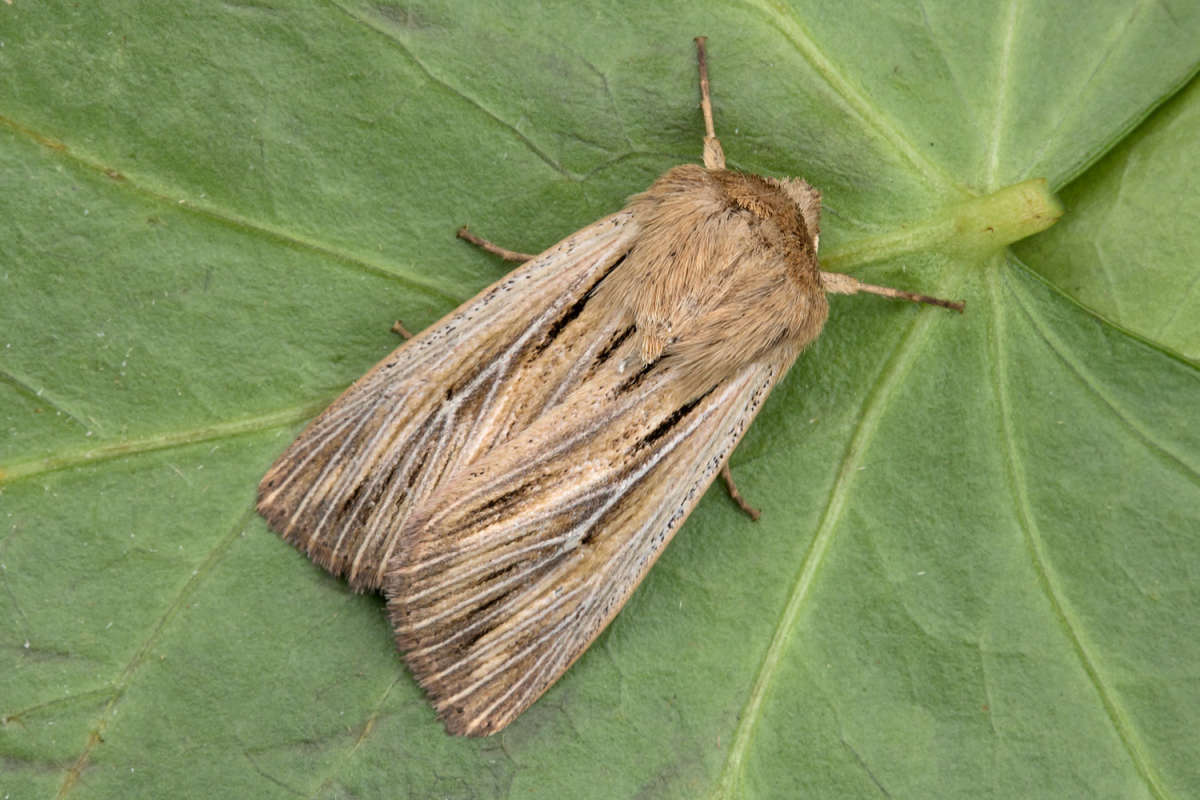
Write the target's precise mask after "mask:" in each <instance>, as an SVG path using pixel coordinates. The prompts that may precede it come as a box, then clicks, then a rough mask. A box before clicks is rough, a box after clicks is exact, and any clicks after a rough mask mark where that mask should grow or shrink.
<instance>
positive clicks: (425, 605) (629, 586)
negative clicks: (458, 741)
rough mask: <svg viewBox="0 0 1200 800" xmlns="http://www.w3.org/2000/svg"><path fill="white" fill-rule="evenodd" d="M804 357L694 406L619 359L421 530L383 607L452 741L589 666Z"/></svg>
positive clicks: (446, 494)
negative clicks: (604, 633) (596, 643)
mask: <svg viewBox="0 0 1200 800" xmlns="http://www.w3.org/2000/svg"><path fill="white" fill-rule="evenodd" d="M624 349H626V350H627V349H628V348H624ZM794 358H795V352H790V353H779V354H778V356H777V357H775V358H774V360H773V361H771V362H768V363H754V364H751V365H749V366H747V367H744V368H743V369H742V370H741V371H740V372H739V373H738V374H736V375H735V376H734V377H732V378H729V379H726V380H725V381H723V382H722V383H720V384H718V385H717V387H716V388H714V389H713V390H712V391H710V392H709V393H708V394H706V395H704V396H703V397H701V398H700V399H698V400H694V401H692V402H689V403H682V404H681V403H679V402H677V401H673V400H672V399H671V398H672V395H673V392H672V389H673V388H676V387H675V384H676V383H677V381H678V376H674V375H672V374H671V373H670V370H669V369H665V370H664V369H660V368H655V369H648V370H643V371H642V372H641V373H638V374H637V375H631V374H629V373H625V374H621V373H620V371H619V366H620V362H621V361H622V359H621V358H620V357H619V356H618V357H616V358H613V359H611V362H612V363H610V364H609V365H607V367H606V369H605V370H603V371H601V372H600V373H599V374H598V375H596V376H594V377H593V378H592V379H591V381H590V382H589V383H588V385H586V386H583V387H582V388H581V389H580V390H578V391H577V392H576V393H575V395H573V396H572V397H571V398H569V399H568V400H567V401H565V402H564V403H562V404H560V405H558V406H556V407H555V408H553V409H551V410H549V411H548V412H547V413H546V414H545V415H543V417H542V418H540V419H538V420H537V421H536V422H535V423H534V424H533V425H531V426H530V427H529V428H527V429H526V430H524V431H522V432H521V433H520V434H518V435H517V436H514V437H513V438H512V439H511V440H509V441H508V442H506V443H505V444H504V446H503V447H498V448H496V449H495V450H493V451H491V452H490V453H489V454H488V455H487V456H485V457H484V458H483V459H481V460H480V461H478V462H475V463H472V464H468V465H467V466H466V469H465V471H463V472H460V473H459V474H457V475H455V476H453V478H452V479H450V480H448V481H447V482H446V484H445V485H443V486H442V487H441V488H440V490H439V491H438V493H437V495H436V496H435V497H434V498H433V499H432V501H431V502H430V503H429V504H427V505H426V506H425V508H424V510H423V512H422V514H420V515H417V516H414V517H413V518H412V519H411V520H410V525H411V526H412V527H413V530H412V531H410V532H407V533H406V534H405V535H404V543H403V546H402V549H401V551H400V553H398V555H397V557H396V559H395V560H394V561H393V562H392V567H393V569H391V570H389V574H388V576H387V580H386V581H385V583H384V593H385V594H386V595H387V596H388V609H389V614H390V616H391V620H392V623H393V626H394V628H395V632H396V641H397V644H398V645H399V646H400V649H401V650H403V651H404V652H405V660H406V661H407V662H408V664H409V666H410V668H411V669H412V671H413V673H414V675H415V676H416V678H417V680H418V681H419V682H420V684H421V685H422V686H423V687H424V688H425V690H426V691H427V692H428V694H429V695H430V698H431V700H432V701H433V703H434V706H435V707H436V708H437V711H438V714H439V716H441V717H442V719H443V720H444V721H445V723H446V727H447V729H448V730H450V731H451V732H452V733H458V734H465V735H486V734H489V733H494V732H495V731H497V730H499V729H501V728H503V727H504V726H505V725H507V724H508V723H509V722H511V721H512V720H513V719H514V718H515V717H516V716H517V715H518V714H520V713H521V711H523V710H524V709H525V708H527V707H528V706H529V705H530V704H531V703H532V702H533V701H534V700H536V699H537V698H538V697H539V696H540V695H541V694H542V693H543V692H544V691H545V690H546V689H547V688H549V687H550V685H551V684H552V683H554V681H555V680H556V679H557V678H558V677H559V675H561V674H562V673H563V671H564V670H566V669H567V667H569V666H570V665H571V663H572V662H574V661H575V659H577V658H578V657H579V656H580V655H581V654H582V653H583V651H584V650H585V649H586V648H587V646H588V645H589V644H590V643H591V641H592V640H593V639H594V638H595V637H596V636H597V635H598V634H599V633H600V631H601V630H603V629H604V627H605V626H606V625H607V624H608V622H609V621H610V620H611V619H612V618H613V616H614V615H615V614H616V613H617V612H618V611H619V610H620V608H621V606H622V605H624V603H625V601H626V600H627V599H628V597H629V595H630V594H631V593H632V592H633V590H634V589H635V588H636V587H637V585H638V583H639V582H640V581H641V580H642V577H643V576H644V575H645V574H646V571H647V570H648V569H649V568H650V566H651V565H652V564H653V563H654V561H655V560H656V559H657V558H658V556H659V555H660V554H661V553H662V550H663V548H664V547H665V545H666V544H667V542H668V541H669V540H670V539H671V537H672V536H673V535H674V533H675V531H676V530H678V528H679V526H680V525H682V524H683V521H684V519H685V518H686V517H687V515H688V514H689V513H690V512H691V510H692V509H693V508H694V507H695V505H696V503H697V502H699V500H700V497H701V495H702V494H703V492H704V490H705V488H706V487H707V486H708V485H709V483H710V482H711V481H712V480H713V477H714V476H715V475H716V474H717V472H718V471H719V470H720V468H721V466H722V465H723V464H724V463H725V461H726V459H727V458H728V456H729V454H730V452H732V450H733V448H734V446H735V445H736V444H737V442H738V440H739V439H740V438H741V436H742V434H743V433H744V432H745V430H746V428H747V426H748V425H749V423H750V421H751V420H752V419H753V418H754V416H755V415H756V414H757V412H758V409H759V408H760V406H761V404H762V402H763V400H764V399H765V398H766V395H767V394H768V392H769V391H770V389H771V387H772V386H773V385H774V384H775V382H776V381H777V380H778V378H779V376H780V375H782V374H783V373H784V372H785V371H786V369H787V367H788V366H789V365H790V364H791V361H792V360H793V359H794ZM625 363H629V362H628V361H625ZM675 394H677V392H676V393H675Z"/></svg>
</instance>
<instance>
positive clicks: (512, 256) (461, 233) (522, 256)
mask: <svg viewBox="0 0 1200 800" xmlns="http://www.w3.org/2000/svg"><path fill="white" fill-rule="evenodd" d="M458 238H460V239H465V240H466V241H468V242H470V243H471V244H473V245H475V246H476V247H482V248H483V249H484V250H487V251H488V252H489V253H495V254H496V255H498V256H500V257H501V258H503V259H504V260H505V261H518V262H519V261H528V260H529V259H531V258H533V256H531V255H529V254H528V253H518V252H517V251H515V250H505V249H504V248H503V247H500V246H499V245H495V244H492V243H491V242H489V241H488V240H487V239H481V238H480V237H478V236H476V235H475V234H473V233H471V232H470V231H469V230H467V226H466V225H463V226H462V227H461V228H459V229H458Z"/></svg>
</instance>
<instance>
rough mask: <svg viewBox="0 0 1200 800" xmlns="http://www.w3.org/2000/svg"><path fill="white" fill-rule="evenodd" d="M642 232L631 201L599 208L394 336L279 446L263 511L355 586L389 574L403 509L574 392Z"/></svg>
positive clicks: (418, 506)
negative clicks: (598, 295) (404, 338)
mask: <svg viewBox="0 0 1200 800" xmlns="http://www.w3.org/2000/svg"><path fill="white" fill-rule="evenodd" d="M635 237H636V230H635V223H634V222H633V220H632V217H631V215H630V214H629V212H621V213H618V214H614V215H612V216H609V217H606V218H604V219H602V220H600V221H598V222H595V223H593V224H592V225H590V226H588V227H587V228H584V229H582V230H580V231H579V232H577V233H575V234H573V235H572V236H570V237H568V238H567V239H565V240H563V241H562V242H560V243H559V244H557V245H555V246H554V247H552V248H550V249H549V250H547V251H546V252H544V253H542V254H541V255H539V256H537V257H535V258H534V259H532V260H530V261H529V262H527V263H526V264H524V265H522V266H521V267H519V268H518V269H516V270H515V271H513V272H512V273H510V274H509V275H508V276H506V277H505V278H503V279H502V280H500V281H498V282H497V283H495V284H493V285H492V286H490V287H488V288H487V289H485V290H484V291H482V292H481V293H480V294H479V295H477V296H476V297H475V298H473V299H471V300H469V301H467V302H466V303H464V304H463V305H462V306H460V307H459V308H458V309H457V310H455V311H454V312H453V313H451V314H450V315H449V316H447V317H445V318H444V319H442V320H441V321H440V322H438V323H436V324H435V325H433V326H432V327H430V328H428V329H427V330H425V331H423V332H422V333H420V334H419V335H418V336H416V337H415V338H413V339H412V340H411V341H409V342H407V343H405V344H404V345H402V346H401V347H399V348H397V349H396V350H395V351H394V352H392V353H391V355H389V356H388V357H387V358H385V359H383V360H382V361H381V362H379V363H378V364H376V365H375V367H374V368H372V369H371V371H370V372H368V373H367V374H366V375H364V376H363V377H362V378H360V379H359V380H358V381H357V382H355V383H354V385H353V386H351V387H350V388H349V389H347V390H346V392H345V393H344V394H342V396H341V397H339V398H338V399H337V400H336V401H335V402H334V403H333V405H331V406H330V407H329V408H328V409H326V410H325V411H324V412H323V413H322V414H321V415H320V416H319V417H317V419H315V420H314V421H313V422H312V423H311V424H310V425H309V426H308V427H307V428H306V429H305V430H304V432H303V433H301V434H300V436H299V438H297V439H296V441H295V442H294V443H293V444H292V445H291V447H289V448H288V449H287V451H286V452H285V453H284V454H283V455H282V456H280V458H279V460H278V461H276V462H275V464H274V465H273V466H272V467H271V469H270V471H268V472H267V474H266V476H265V477H264V478H263V480H262V482H261V483H260V484H259V487H258V490H259V495H258V510H259V512H260V513H262V515H263V516H264V517H266V519H267V521H268V522H269V524H270V526H271V527H272V528H273V529H274V530H276V531H277V532H278V533H280V534H281V535H282V536H283V537H284V538H285V539H287V540H288V541H289V542H291V543H292V544H294V545H295V546H296V547H298V548H299V549H300V550H302V551H303V552H305V553H306V554H308V556H309V557H310V558H312V559H313V561H315V562H317V563H318V564H320V565H321V566H323V567H324V568H326V569H327V570H329V571H330V572H332V573H333V574H335V575H343V576H345V577H346V578H347V580H349V582H350V585H351V586H352V587H353V588H354V589H356V590H358V591H362V590H366V589H377V588H379V586H380V584H381V581H382V577H383V573H384V568H385V566H386V564H387V562H388V559H389V558H390V557H391V555H392V553H394V552H395V551H396V548H397V545H398V541H399V536H400V534H401V531H402V529H403V528H404V527H405V522H406V520H408V518H409V517H410V516H411V515H412V514H414V513H418V512H419V511H421V510H422V507H423V504H424V503H425V502H426V501H427V500H428V498H429V497H430V496H431V495H433V494H434V493H435V492H436V491H437V489H438V487H439V485H440V482H441V481H442V479H443V477H444V476H445V475H446V474H448V473H450V472H453V471H454V470H455V469H457V467H458V466H459V465H461V464H465V463H467V462H469V461H471V460H474V459H477V458H478V457H480V455H482V454H483V453H485V452H487V451H488V450H489V449H490V448H492V447H493V446H494V445H496V444H497V443H498V442H503V441H504V440H506V439H507V438H508V437H509V436H511V435H513V434H514V432H516V431H519V430H521V429H522V428H523V427H524V426H526V425H527V424H528V423H529V422H530V421H531V420H533V419H535V418H536V417H538V415H540V414H541V413H543V411H545V410H546V409H547V408H549V407H551V406H553V405H554V404H555V403H558V402H560V401H561V400H562V399H563V398H565V397H566V396H568V395H569V394H570V392H571V390H572V389H573V388H574V387H575V386H576V385H578V384H579V383H580V382H581V381H583V380H584V379H585V378H586V377H587V376H586V374H585V370H584V369H583V367H582V366H581V365H586V364H589V363H593V362H594V361H595V354H596V351H597V350H599V349H602V348H605V347H615V346H616V345H617V344H619V341H617V339H616V337H619V336H620V335H621V332H620V331H619V330H617V328H616V327H614V326H615V324H616V323H613V324H612V325H609V326H608V327H605V324H606V323H605V322H604V321H602V320H598V319H595V314H596V311H595V309H593V308H592V307H591V306H593V305H594V304H589V303H588V302H587V301H588V299H589V297H590V294H589V293H590V292H591V290H592V289H593V287H595V286H596V285H597V284H598V283H599V281H600V280H602V279H603V277H604V275H606V274H607V273H608V271H609V270H611V269H612V268H613V266H614V265H615V264H617V263H619V262H620V261H621V259H622V258H624V255H625V253H626V252H627V251H628V249H629V247H630V244H631V242H632V241H633V239H634V238H635ZM517 386H520V387H522V388H521V391H520V392H515V391H512V389H513V388H514V387H517Z"/></svg>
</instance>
